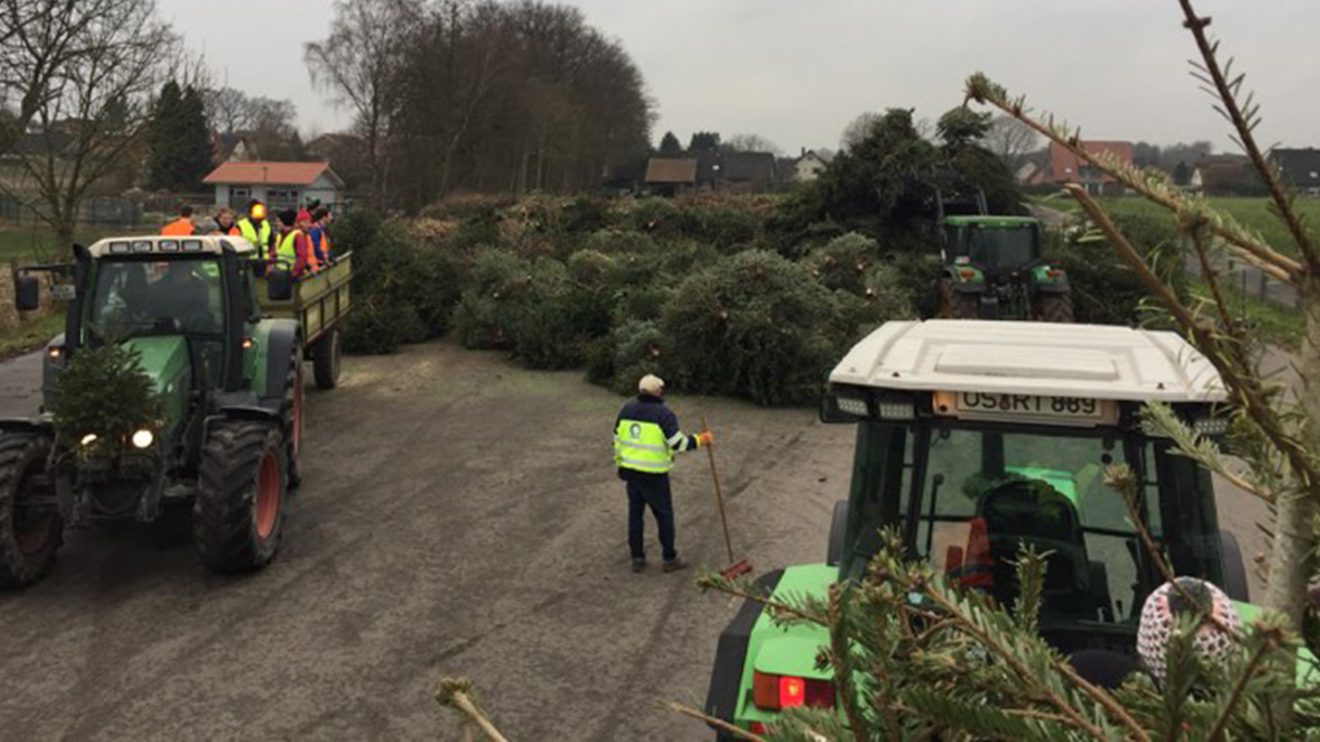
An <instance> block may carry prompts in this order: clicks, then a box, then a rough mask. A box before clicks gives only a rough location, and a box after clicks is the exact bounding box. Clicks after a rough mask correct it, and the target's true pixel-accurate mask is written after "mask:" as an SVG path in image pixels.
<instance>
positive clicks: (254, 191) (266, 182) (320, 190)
mask: <svg viewBox="0 0 1320 742" xmlns="http://www.w3.org/2000/svg"><path fill="white" fill-rule="evenodd" d="M202 182H204V183H205V184H206V185H209V186H214V187H215V205H216V206H217V207H223V206H228V207H230V208H236V209H241V208H244V207H245V206H247V203H248V201H249V200H250V199H254V198H255V199H259V200H261V201H263V202H265V204H266V205H267V206H268V207H269V208H270V209H271V211H277V210H279V209H291V208H297V207H298V206H301V205H303V204H305V203H307V202H308V201H309V200H311V199H319V200H320V201H321V202H322V203H325V204H340V203H343V201H344V198H343V192H344V181H343V180H342V179H340V177H339V176H338V175H336V174H335V171H334V170H332V169H331V168H330V164H329V163H326V162H262V161H255V162H224V163H221V165H220V166H219V167H217V168H216V169H215V170H212V171H211V174H210V175H207V176H206V178H205V180H203V181H202Z"/></svg>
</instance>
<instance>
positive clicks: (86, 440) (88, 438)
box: [78, 433, 96, 448]
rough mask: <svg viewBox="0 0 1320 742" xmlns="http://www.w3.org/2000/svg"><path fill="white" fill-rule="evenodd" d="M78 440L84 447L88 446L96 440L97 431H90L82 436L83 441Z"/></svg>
mask: <svg viewBox="0 0 1320 742" xmlns="http://www.w3.org/2000/svg"><path fill="white" fill-rule="evenodd" d="M78 442H79V443H81V444H82V447H83V448H87V447H88V446H90V445H92V444H93V443H95V442H96V433H88V434H87V435H84V436H83V437H82V440H81V441H78Z"/></svg>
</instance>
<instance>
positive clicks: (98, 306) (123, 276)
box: [84, 258, 224, 342]
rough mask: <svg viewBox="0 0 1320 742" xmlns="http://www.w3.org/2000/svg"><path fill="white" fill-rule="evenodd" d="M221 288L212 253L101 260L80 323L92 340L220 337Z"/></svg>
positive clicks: (222, 316)
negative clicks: (169, 336)
mask: <svg viewBox="0 0 1320 742" xmlns="http://www.w3.org/2000/svg"><path fill="white" fill-rule="evenodd" d="M223 297H224V292H223V291H222V286H221V281H220V269H219V264H218V263H217V261H216V260H215V259H214V258H211V259H207V258H195V259H194V258H187V259H185V258H173V259H171V260H167V261H144V260H121V261H113V260H102V261H100V262H99V264H98V265H97V267H96V277H95V281H94V283H93V287H92V293H91V299H90V301H89V306H88V309H87V321H86V323H85V324H84V328H85V330H86V332H87V335H88V337H87V339H88V340H89V341H92V342H109V341H120V340H125V339H127V338H130V337H139V336H143V335H179V334H190V335H198V336H218V335H220V334H221V333H223V332H224V300H223Z"/></svg>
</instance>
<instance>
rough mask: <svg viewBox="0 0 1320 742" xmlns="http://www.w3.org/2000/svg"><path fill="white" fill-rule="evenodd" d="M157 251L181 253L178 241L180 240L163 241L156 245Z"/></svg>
mask: <svg viewBox="0 0 1320 742" xmlns="http://www.w3.org/2000/svg"><path fill="white" fill-rule="evenodd" d="M156 249H158V250H160V251H161V252H178V251H179V241H178V240H161V241H160V242H157V243H156Z"/></svg>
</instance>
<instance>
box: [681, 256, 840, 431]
mask: <svg viewBox="0 0 1320 742" xmlns="http://www.w3.org/2000/svg"><path fill="white" fill-rule="evenodd" d="M845 324H846V323H845V321H844V315H843V312H842V308H841V307H840V306H839V302H838V299H837V298H836V297H835V296H834V295H833V294H832V293H831V292H829V291H828V290H826V289H825V288H824V287H823V286H821V285H820V284H819V283H817V282H815V281H813V280H812V279H811V276H810V275H809V274H808V273H807V271H806V269H805V268H803V267H802V266H800V265H797V264H794V263H791V262H789V261H787V260H785V259H784V258H782V257H779V256H778V255H775V254H773V253H769V252H764V251H748V252H744V253H740V254H738V255H736V256H734V257H732V258H729V259H727V260H725V261H723V262H721V263H719V264H718V265H716V266H714V267H712V268H710V269H707V270H704V271H701V272H699V273H696V274H694V275H692V276H690V277H689V278H688V279H687V280H685V281H684V282H683V283H682V284H681V285H680V286H679V288H678V291H677V293H676V295H675V297H674V300H673V301H672V302H670V304H669V306H668V307H667V308H666V309H665V312H664V315H663V317H662V320H661V324H660V329H661V330H662V331H663V333H664V335H665V336H666V337H668V338H669V339H670V340H671V341H672V343H673V345H672V352H671V354H670V358H671V359H672V362H673V363H672V367H673V375H674V376H675V382H676V384H675V385H676V386H678V387H681V388H684V389H687V390H689V391H693V392H698V393H703V394H729V395H733V396H739V397H745V398H748V399H751V400H753V401H755V402H757V403H759V404H764V405H783V404H796V403H802V402H807V401H809V400H811V399H813V398H815V397H816V396H817V395H818V394H819V392H820V389H821V384H822V381H823V379H824V374H825V372H826V371H827V370H828V369H829V367H830V366H831V365H832V363H833V362H834V361H835V360H837V356H838V354H839V352H840V351H841V346H842V345H843V344H844V343H845V342H846V339H847V338H846V336H847V335H848V334H849V331H848V328H846V327H845Z"/></svg>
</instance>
